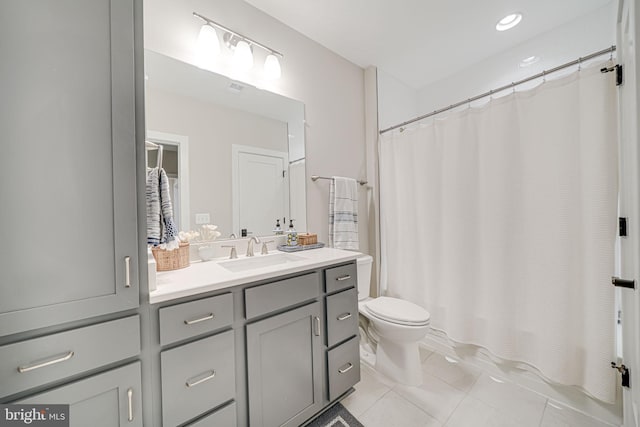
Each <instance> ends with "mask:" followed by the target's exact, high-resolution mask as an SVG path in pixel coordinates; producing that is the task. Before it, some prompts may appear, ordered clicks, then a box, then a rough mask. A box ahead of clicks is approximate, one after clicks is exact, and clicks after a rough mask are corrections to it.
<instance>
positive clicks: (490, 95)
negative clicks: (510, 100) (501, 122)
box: [489, 89, 493, 101]
mask: <svg viewBox="0 0 640 427" xmlns="http://www.w3.org/2000/svg"><path fill="white" fill-rule="evenodd" d="M489 101H493V89H492V90H490V91H489Z"/></svg>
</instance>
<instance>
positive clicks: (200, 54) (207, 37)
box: [196, 23, 220, 68]
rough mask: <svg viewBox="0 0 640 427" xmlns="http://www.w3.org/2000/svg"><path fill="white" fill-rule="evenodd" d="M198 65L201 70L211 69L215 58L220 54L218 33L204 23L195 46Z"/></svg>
mask: <svg viewBox="0 0 640 427" xmlns="http://www.w3.org/2000/svg"><path fill="white" fill-rule="evenodd" d="M196 54H197V61H198V65H199V66H200V67H202V68H211V66H212V64H213V62H214V61H215V59H216V57H217V56H218V55H219V54H220V41H219V40H218V33H216V29H215V28H213V27H212V26H211V25H209V24H208V23H204V24H203V25H202V27H201V28H200V33H199V34H198V41H197V45H196Z"/></svg>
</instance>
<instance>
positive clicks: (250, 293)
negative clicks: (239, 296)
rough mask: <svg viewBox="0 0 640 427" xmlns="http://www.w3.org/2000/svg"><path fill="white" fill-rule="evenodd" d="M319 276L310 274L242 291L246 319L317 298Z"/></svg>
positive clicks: (318, 293)
mask: <svg viewBox="0 0 640 427" xmlns="http://www.w3.org/2000/svg"><path fill="white" fill-rule="evenodd" d="M318 295H320V283H319V274H318V273H311V274H305V275H304V276H298V277H292V278H291V279H286V280H280V281H279V282H274V283H268V284H266V285H261V286H256V287H253V288H249V289H246V290H245V291H244V298H245V307H246V315H247V319H251V318H253V317H257V316H260V315H263V314H267V313H271V312H272V311H276V310H279V309H282V308H287V307H289V306H292V305H295V304H299V303H301V302H305V301H309V300H312V299H314V298H317V297H318Z"/></svg>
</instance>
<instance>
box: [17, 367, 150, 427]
mask: <svg viewBox="0 0 640 427" xmlns="http://www.w3.org/2000/svg"><path fill="white" fill-rule="evenodd" d="M14 403H20V404H29V403H31V404H47V405H56V404H67V405H69V425H70V427H87V426H91V427H118V426H127V427H142V397H141V387H140V362H136V363H132V364H130V365H127V366H124V367H122V368H118V369H113V370H111V371H108V372H105V373H103V374H99V375H95V376H93V377H89V378H86V379H84V380H80V381H76V382H74V383H71V384H69V385H66V386H62V387H59V388H56V389H53V390H51V391H48V392H45V393H41V394H37V395H34V396H31V397H29V398H27V399H24V400H21V401H19V402H14Z"/></svg>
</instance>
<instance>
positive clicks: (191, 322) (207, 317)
mask: <svg viewBox="0 0 640 427" xmlns="http://www.w3.org/2000/svg"><path fill="white" fill-rule="evenodd" d="M214 317H216V315H215V314H213V313H209V314H207V315H206V316H203V317H200V318H198V319H193V320H185V321H184V324H185V325H195V324H196V323H200V322H204V321H205V320H211V319H213V318H214Z"/></svg>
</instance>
